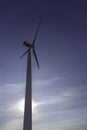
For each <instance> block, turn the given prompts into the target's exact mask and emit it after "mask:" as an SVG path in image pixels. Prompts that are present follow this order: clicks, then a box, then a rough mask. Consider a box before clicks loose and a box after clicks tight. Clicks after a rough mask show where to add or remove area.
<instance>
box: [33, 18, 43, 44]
mask: <svg viewBox="0 0 87 130" xmlns="http://www.w3.org/2000/svg"><path fill="white" fill-rule="evenodd" d="M41 21H42V16H41V18H40V21H39V23H38V27H37V30H36V33H35V36H34V40H33V43H32V45H34V44H35V40H36V37H37V34H38V31H39V27H40V24H41Z"/></svg>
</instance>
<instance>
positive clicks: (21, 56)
mask: <svg viewBox="0 0 87 130" xmlns="http://www.w3.org/2000/svg"><path fill="white" fill-rule="evenodd" d="M28 51H29V50H27V51H25V52H24V54H23V55H22V56H21V57H20V59H21V58H22V57H23V56H24V55H26V54H27V53H28Z"/></svg>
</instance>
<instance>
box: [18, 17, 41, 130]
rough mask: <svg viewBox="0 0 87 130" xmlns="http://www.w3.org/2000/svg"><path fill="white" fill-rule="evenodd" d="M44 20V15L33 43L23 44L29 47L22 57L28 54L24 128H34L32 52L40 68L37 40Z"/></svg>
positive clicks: (25, 42) (28, 129)
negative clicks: (36, 49) (36, 47)
mask: <svg viewBox="0 0 87 130" xmlns="http://www.w3.org/2000/svg"><path fill="white" fill-rule="evenodd" d="M41 21H42V17H41V18H40V21H39V24H38V27H37V30H36V33H35V36H34V39H33V42H32V44H30V43H29V42H27V41H24V42H23V44H24V45H25V46H26V47H27V48H28V49H27V50H26V51H25V53H24V54H23V55H22V56H21V57H20V58H22V57H23V56H24V55H26V54H28V57H27V74H26V90H25V109H24V122H23V130H32V75H31V74H32V73H31V70H32V67H31V52H33V55H34V58H35V60H36V63H37V67H38V68H39V62H38V58H37V55H36V51H35V41H36V37H37V34H38V31H39V27H40V24H41Z"/></svg>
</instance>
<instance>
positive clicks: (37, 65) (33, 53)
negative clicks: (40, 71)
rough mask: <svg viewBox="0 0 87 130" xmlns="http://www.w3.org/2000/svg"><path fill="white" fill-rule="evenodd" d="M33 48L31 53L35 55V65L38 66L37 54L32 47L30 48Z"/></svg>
mask: <svg viewBox="0 0 87 130" xmlns="http://www.w3.org/2000/svg"><path fill="white" fill-rule="evenodd" d="M32 50H33V54H34V57H35V60H36V63H37V67H38V68H39V62H38V58H37V55H36V51H35V49H34V48H32Z"/></svg>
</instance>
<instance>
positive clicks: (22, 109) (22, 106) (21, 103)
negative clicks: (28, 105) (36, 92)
mask: <svg viewBox="0 0 87 130" xmlns="http://www.w3.org/2000/svg"><path fill="white" fill-rule="evenodd" d="M36 106H37V104H36V103H35V101H33V100H32V113H34V112H35V109H36ZM18 109H19V110H20V111H21V112H24V99H22V100H21V101H19V103H18Z"/></svg>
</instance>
